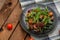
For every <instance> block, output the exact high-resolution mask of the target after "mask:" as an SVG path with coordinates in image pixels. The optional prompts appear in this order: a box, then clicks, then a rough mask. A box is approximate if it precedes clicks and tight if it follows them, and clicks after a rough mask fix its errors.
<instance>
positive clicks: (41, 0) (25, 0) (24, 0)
mask: <svg viewBox="0 0 60 40" xmlns="http://www.w3.org/2000/svg"><path fill="white" fill-rule="evenodd" d="M34 2H35V3H38V4H39V3H44V4H51V3H53V2H52V1H44V0H20V3H21V6H22V9H23V10H24V8H25V6H26V5H29V4H32V3H34ZM54 3H55V6H56V7H55V8H54V6H53V5H51V6H53V9H54V10H55V11H56V13H58V12H59V13H60V8H59V7H60V6H59V5H60V0H54ZM56 8H57V9H56ZM57 10H58V12H57ZM58 15H59V14H58ZM59 30H60V22H59V23H58V25H57V27H56V29H55V31H54V32H53V33H51V34H49V37H50V39H51V40H56V38H57V36H56V37H52V36H55V35H58V31H59ZM58 37H59V36H58ZM59 38H60V37H59ZM35 40H41V38H40V39H38V38H35Z"/></svg>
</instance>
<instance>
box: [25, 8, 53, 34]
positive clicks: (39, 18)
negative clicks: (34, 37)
mask: <svg viewBox="0 0 60 40" xmlns="http://www.w3.org/2000/svg"><path fill="white" fill-rule="evenodd" d="M25 21H26V24H27V25H28V28H27V29H28V30H30V31H31V30H33V31H34V32H40V33H44V32H46V31H49V30H51V29H52V27H53V22H54V15H53V12H52V11H49V10H48V8H47V7H46V8H44V9H41V8H40V7H37V8H34V9H30V10H28V11H27V12H26V17H25Z"/></svg>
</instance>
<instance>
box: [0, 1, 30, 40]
mask: <svg viewBox="0 0 60 40" xmlns="http://www.w3.org/2000/svg"><path fill="white" fill-rule="evenodd" d="M21 13H22V9H21V5H20V4H19V0H6V1H5V3H4V5H3V7H2V9H1V10H0V28H3V30H2V31H0V40H24V37H25V35H26V32H25V31H24V30H23V29H22V28H21V25H20V24H19V19H20V15H21ZM9 23H11V24H12V25H13V29H12V30H8V29H7V26H6V25H7V24H9ZM28 39H29V38H27V40H28Z"/></svg>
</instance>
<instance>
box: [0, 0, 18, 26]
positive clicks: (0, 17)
mask: <svg viewBox="0 0 60 40" xmlns="http://www.w3.org/2000/svg"><path fill="white" fill-rule="evenodd" d="M17 2H18V0H11V3H12V5H11V6H9V7H7V6H8V5H7V4H8V2H5V4H6V5H4V6H3V7H2V10H1V11H0V27H1V26H2V25H3V24H4V22H5V21H6V20H7V18H8V17H9V15H10V14H11V11H13V9H14V7H15V5H16V4H17ZM4 8H5V9H4Z"/></svg>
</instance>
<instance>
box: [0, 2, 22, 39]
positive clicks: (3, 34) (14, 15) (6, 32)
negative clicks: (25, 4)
mask: <svg viewBox="0 0 60 40" xmlns="http://www.w3.org/2000/svg"><path fill="white" fill-rule="evenodd" d="M21 12H22V10H21V7H20V6H19V3H18V5H17V6H16V8H15V9H14V11H13V12H12V13H11V15H10V16H9V18H8V19H7V21H6V22H5V24H4V26H3V31H2V32H1V33H0V36H1V37H0V40H8V38H9V37H10V35H11V33H12V32H13V30H14V29H15V27H16V25H17V23H18V20H19V17H20V14H21ZM8 23H11V24H12V25H13V29H12V30H11V31H9V30H7V28H6V25H7V24H8Z"/></svg>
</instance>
